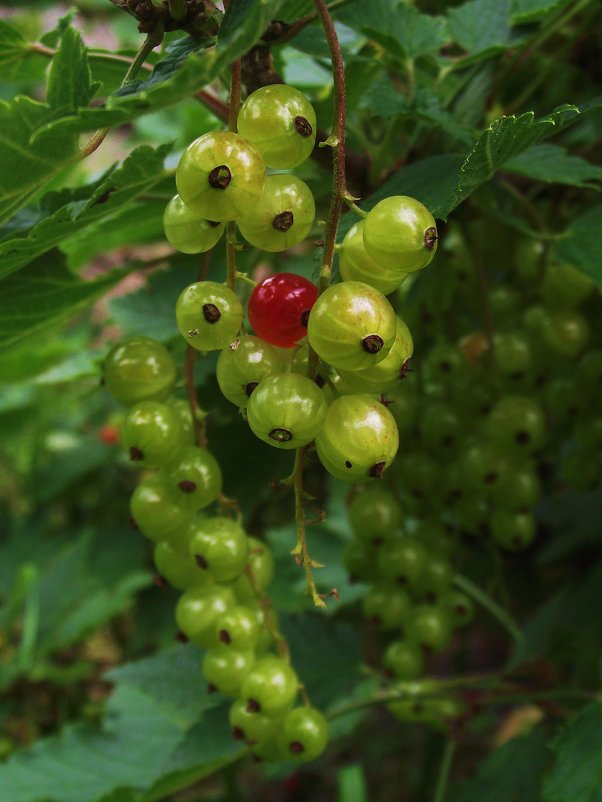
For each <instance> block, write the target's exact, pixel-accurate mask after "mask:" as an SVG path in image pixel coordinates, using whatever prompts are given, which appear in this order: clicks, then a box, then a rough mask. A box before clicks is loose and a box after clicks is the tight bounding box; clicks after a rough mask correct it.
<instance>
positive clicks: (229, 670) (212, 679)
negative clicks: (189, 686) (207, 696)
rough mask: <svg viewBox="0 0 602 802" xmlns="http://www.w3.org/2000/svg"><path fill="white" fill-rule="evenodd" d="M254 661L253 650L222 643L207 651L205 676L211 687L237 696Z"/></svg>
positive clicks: (204, 665)
mask: <svg viewBox="0 0 602 802" xmlns="http://www.w3.org/2000/svg"><path fill="white" fill-rule="evenodd" d="M254 662H255V655H254V654H253V651H245V650H243V649H233V648H231V647H230V646H225V645H224V644H222V643H220V644H218V645H217V646H213V648H211V649H209V651H208V652H206V653H205V657H204V658H203V676H204V677H205V679H206V680H207V682H208V684H209V687H210V688H211V689H215V690H216V691H219V692H220V693H223V694H224V695H225V696H237V695H238V692H239V691H240V686H241V685H242V682H243V680H244V679H245V677H246V676H247V675H248V673H249V671H250V669H251V666H252V665H253V663H254Z"/></svg>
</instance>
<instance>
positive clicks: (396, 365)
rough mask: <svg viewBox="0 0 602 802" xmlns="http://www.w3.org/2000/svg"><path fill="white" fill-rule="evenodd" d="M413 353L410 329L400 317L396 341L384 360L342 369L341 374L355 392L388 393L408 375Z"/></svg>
mask: <svg viewBox="0 0 602 802" xmlns="http://www.w3.org/2000/svg"><path fill="white" fill-rule="evenodd" d="M413 353H414V341H413V340H412V335H411V333H410V330H409V329H408V327H407V326H406V324H405V323H404V322H403V320H402V319H401V318H400V317H398V318H397V329H396V334H395V342H394V343H393V347H392V348H391V350H390V351H389V353H388V354H387V356H386V357H385V358H384V359H383V360H382V361H380V362H379V363H378V364H377V365H372V366H371V367H369V368H364V370H340V371H339V375H340V377H341V378H342V379H343V381H344V382H346V384H348V385H349V387H351V388H352V389H353V390H354V391H355V392H358V393H386V392H388V391H389V390H392V389H393V388H394V387H396V386H397V385H398V384H399V382H400V381H401V380H402V379H404V378H405V377H406V376H407V375H408V372H409V370H410V358H411V356H412V354H413Z"/></svg>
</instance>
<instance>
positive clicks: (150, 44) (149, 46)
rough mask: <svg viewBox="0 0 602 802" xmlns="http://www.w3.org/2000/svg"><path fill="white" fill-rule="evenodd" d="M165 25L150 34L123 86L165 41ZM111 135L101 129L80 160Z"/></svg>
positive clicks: (81, 154)
mask: <svg viewBox="0 0 602 802" xmlns="http://www.w3.org/2000/svg"><path fill="white" fill-rule="evenodd" d="M163 33H164V31H163V24H162V23H160V24H159V25H158V26H157V28H155V30H154V31H151V33H149V34H148V36H147V37H146V39H145V40H144V42H143V43H142V46H141V47H140V50H139V51H138V53H137V54H136V57H135V58H134V60H133V61H132V62H131V63H130V66H129V68H128V71H127V72H126V74H125V77H124V79H123V81H122V82H121V86H125V85H126V84H129V83H131V82H132V81H134V80H135V78H136V76H137V75H138V73H139V72H140V70H141V69H142V67H143V66H144V60H145V59H146V57H147V56H148V54H149V53H150V52H151V51H152V50H153V49H154V48H155V47H157V45H160V44H161V42H162V41H163ZM108 133H109V129H108V128H101V129H100V130H99V131H96V133H95V134H94V135H93V136H92V138H91V139H90V140H89V141H88V142H87V144H86V145H84V147H83V148H82V149H81V150H80V152H79V158H80V159H85V158H87V157H88V156H90V155H91V154H92V153H94V151H95V150H97V149H98V148H99V147H100V146H101V145H102V143H103V142H104V140H105V138H106V136H107V134H108Z"/></svg>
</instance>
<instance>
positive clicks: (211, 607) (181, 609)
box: [176, 583, 236, 649]
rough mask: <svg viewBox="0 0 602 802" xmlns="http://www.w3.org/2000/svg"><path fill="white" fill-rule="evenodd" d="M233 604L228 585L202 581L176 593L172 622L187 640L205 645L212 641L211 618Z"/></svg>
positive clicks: (212, 626) (213, 619) (217, 615)
mask: <svg viewBox="0 0 602 802" xmlns="http://www.w3.org/2000/svg"><path fill="white" fill-rule="evenodd" d="M235 604H236V600H235V598H234V593H233V592H232V589H231V588H229V587H227V586H226V585H213V584H210V583H206V584H202V585H199V586H198V587H194V588H190V589H189V590H187V591H186V592H185V593H184V594H183V595H182V596H180V599H179V601H178V604H177V606H176V623H177V625H178V628H179V629H180V631H181V632H182V633H183V634H184V635H186V637H187V638H188V639H189V640H191V641H192V642H193V643H195V644H196V645H197V646H202V647H204V648H206V649H207V648H210V647H211V646H212V645H213V643H214V638H215V622H216V621H217V619H218V618H219V617H220V615H222V614H223V613H225V612H226V610H228V609H230V608H231V607H234V605H235Z"/></svg>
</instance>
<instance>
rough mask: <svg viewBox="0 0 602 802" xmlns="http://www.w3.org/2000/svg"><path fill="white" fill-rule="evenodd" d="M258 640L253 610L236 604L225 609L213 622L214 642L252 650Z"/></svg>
mask: <svg viewBox="0 0 602 802" xmlns="http://www.w3.org/2000/svg"><path fill="white" fill-rule="evenodd" d="M258 640H259V622H258V620H257V615H256V613H255V610H251V609H250V608H249V607H243V606H242V605H237V606H236V607H232V608H231V609H230V610H226V612H225V613H224V614H223V615H220V617H219V618H218V619H217V621H216V622H215V642H216V643H223V644H224V645H226V646H230V647H232V648H233V649H242V650H243V651H244V650H247V649H250V650H253V649H254V648H255V646H256V645H257V642H258Z"/></svg>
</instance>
